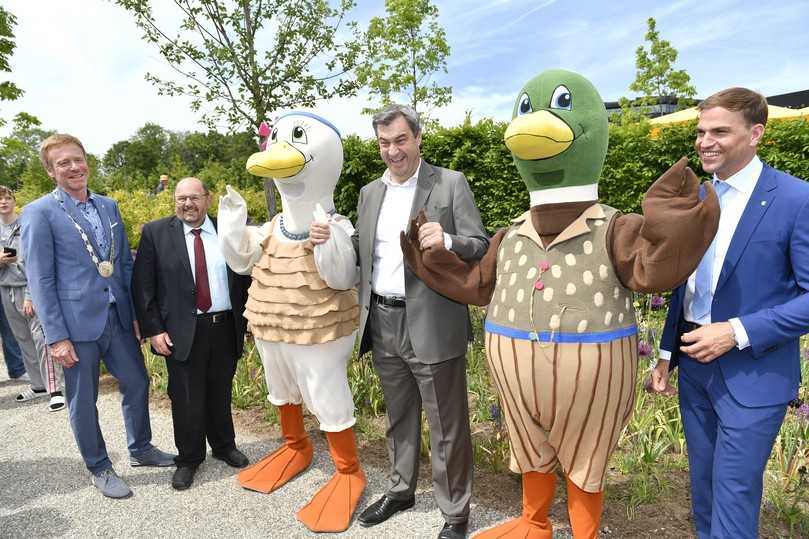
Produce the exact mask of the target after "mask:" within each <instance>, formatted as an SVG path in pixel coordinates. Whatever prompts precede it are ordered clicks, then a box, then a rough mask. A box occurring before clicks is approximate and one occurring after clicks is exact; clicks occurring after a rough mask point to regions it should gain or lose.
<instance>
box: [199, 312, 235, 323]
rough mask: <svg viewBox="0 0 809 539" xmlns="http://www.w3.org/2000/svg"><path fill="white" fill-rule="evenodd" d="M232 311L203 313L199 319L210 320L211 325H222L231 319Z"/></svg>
mask: <svg viewBox="0 0 809 539" xmlns="http://www.w3.org/2000/svg"><path fill="white" fill-rule="evenodd" d="M231 313H232V311H219V312H216V313H202V314H198V315H197V318H204V319H206V320H209V321H210V322H211V324H220V323H222V322H224V321H225V320H227V319H228V318H230V315H231Z"/></svg>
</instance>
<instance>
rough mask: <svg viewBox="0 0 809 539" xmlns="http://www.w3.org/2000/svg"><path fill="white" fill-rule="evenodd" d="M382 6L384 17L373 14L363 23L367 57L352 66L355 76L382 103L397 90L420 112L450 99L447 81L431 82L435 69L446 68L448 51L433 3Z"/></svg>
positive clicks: (413, 0) (399, 1)
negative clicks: (355, 67)
mask: <svg viewBox="0 0 809 539" xmlns="http://www.w3.org/2000/svg"><path fill="white" fill-rule="evenodd" d="M385 11H386V13H387V15H386V16H385V17H384V18H383V17H374V18H372V19H371V21H370V23H369V25H368V33H367V42H366V43H367V57H366V63H365V64H363V65H361V66H359V67H358V68H357V79H358V80H359V82H360V83H361V84H363V85H367V86H368V88H369V89H370V92H371V94H372V95H376V96H378V97H379V100H380V101H381V103H380V104H381V105H382V106H384V105H386V104H388V103H390V102H391V99H392V97H393V96H394V95H396V94H402V95H404V96H406V98H407V104H409V105H410V106H411V107H412V108H413V109H414V110H416V111H419V112H422V113H425V112H429V110H430V109H432V108H434V107H440V106H442V105H446V104H447V103H449V102H450V100H452V87H450V86H439V85H438V83H437V82H435V81H432V82H431V79H432V77H433V75H434V74H435V73H436V72H438V71H443V72H444V73H446V72H447V57H448V56H449V45H448V44H447V36H446V32H444V29H443V28H442V27H441V26H440V25H439V24H438V8H436V7H435V6H434V5H433V4H432V3H430V1H429V0H385ZM373 110H375V109H365V110H364V112H371V111H373Z"/></svg>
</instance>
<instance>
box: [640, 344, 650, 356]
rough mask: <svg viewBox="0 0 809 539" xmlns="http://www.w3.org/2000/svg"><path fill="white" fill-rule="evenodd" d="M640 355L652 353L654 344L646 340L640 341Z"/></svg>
mask: <svg viewBox="0 0 809 539" xmlns="http://www.w3.org/2000/svg"><path fill="white" fill-rule="evenodd" d="M638 355H640V356H644V357H645V356H650V355H652V345H651V344H649V343H648V342H646V341H640V342H638Z"/></svg>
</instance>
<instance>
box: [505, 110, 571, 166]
mask: <svg viewBox="0 0 809 539" xmlns="http://www.w3.org/2000/svg"><path fill="white" fill-rule="evenodd" d="M503 138H504V139H505V141H506V147H507V148H508V149H509V150H510V151H511V153H513V154H514V155H516V156H517V157H519V158H520V159H527V160H531V159H547V158H548V157H553V156H554V155H559V154H560V153H562V152H563V151H565V150H567V149H568V148H569V147H570V145H571V144H573V140H574V139H575V138H576V137H575V135H574V134H573V130H572V129H570V126H568V125H567V124H566V123H565V122H564V121H563V120H561V119H560V118H559V117H558V116H556V115H554V114H551V113H550V112H548V111H546V110H540V111H537V112H534V113H531V114H526V115H524V116H517V117H516V118H514V119H513V120H512V121H511V123H510V124H509V126H508V128H506V134H505V135H504V137H503Z"/></svg>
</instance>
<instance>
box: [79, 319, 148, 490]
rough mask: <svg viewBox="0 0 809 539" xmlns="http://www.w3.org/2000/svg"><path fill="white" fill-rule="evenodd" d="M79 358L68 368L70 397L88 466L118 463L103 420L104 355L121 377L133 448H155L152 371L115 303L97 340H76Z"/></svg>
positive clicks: (128, 436) (128, 437)
mask: <svg viewBox="0 0 809 539" xmlns="http://www.w3.org/2000/svg"><path fill="white" fill-rule="evenodd" d="M73 347H74V348H75V350H76V355H78V357H79V362H78V363H76V364H75V365H73V366H72V367H70V368H69V369H68V368H66V369H65V370H64V371H65V397H66V398H67V407H68V412H69V415H70V426H71V427H72V429H73V435H74V436H75V437H76V444H78V446H79V451H80V452H81V456H82V458H83V459H84V463H85V465H86V466H87V469H88V470H90V472H92V473H94V474H95V473H98V472H101V471H103V470H105V469H107V468H112V462H110V459H109V456H108V455H107V447H106V445H105V444H104V437H103V436H102V435H101V428H100V427H99V424H98V410H97V409H96V401H97V400H98V376H99V365H100V362H101V359H102V358H103V359H104V365H105V366H106V367H107V370H108V371H109V372H110V373H111V374H112V375H113V376H114V377H115V378H116V379H117V380H118V387H119V390H120V392H121V395H122V399H121V409H122V411H123V415H124V425H125V427H126V441H127V447H128V448H129V453H130V454H131V455H139V454H140V453H142V452H144V451H146V450H148V449H150V448H151V447H152V444H151V440H152V430H151V426H150V424H149V376H148V374H147V373H146V367H145V365H144V364H143V355H142V354H141V351H140V343H138V340H137V339H136V338H135V334H134V332H133V330H132V328H124V327H122V326H121V322H120V320H119V319H118V312H117V310H116V309H115V308H110V309H109V312H108V314H107V325H106V327H105V328H104V332H103V333H102V334H101V337H99V339H98V340H97V341H90V342H73Z"/></svg>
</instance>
